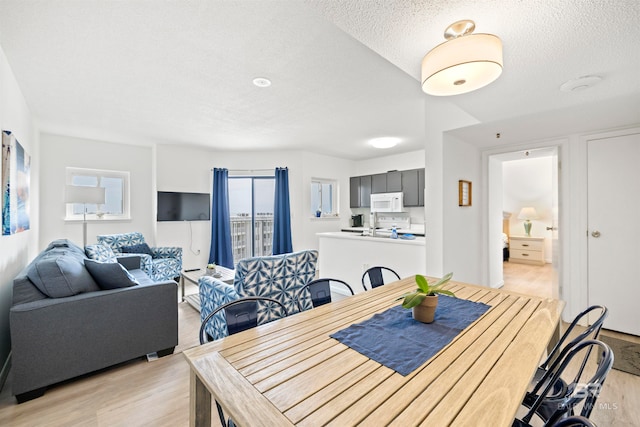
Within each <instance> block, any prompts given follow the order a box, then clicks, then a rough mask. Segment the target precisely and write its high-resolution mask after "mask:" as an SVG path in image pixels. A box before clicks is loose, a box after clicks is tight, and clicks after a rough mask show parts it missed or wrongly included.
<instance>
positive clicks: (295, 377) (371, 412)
mask: <svg viewBox="0 0 640 427" xmlns="http://www.w3.org/2000/svg"><path fill="white" fill-rule="evenodd" d="M430 281H431V280H430ZM415 287H416V285H415V282H414V278H413V277H409V278H405V279H402V280H400V281H397V282H394V283H390V284H387V285H385V286H381V287H378V288H376V289H373V290H370V291H367V292H363V293H359V294H356V295H354V296H349V297H346V298H344V299H342V300H339V301H334V302H331V303H329V304H326V305H323V306H320V307H317V308H314V309H312V310H307V311H304V312H301V313H298V314H295V315H291V316H289V317H286V318H283V319H280V320H277V321H274V322H271V323H267V324H264V325H261V326H259V327H257V328H254V329H250V330H247V331H244V332H241V333H238V334H235V335H232V336H228V337H226V338H223V339H220V340H217V341H214V342H211V343H208V344H205V345H201V346H199V347H195V348H192V349H189V350H187V351H185V352H184V356H185V357H186V359H187V361H188V363H189V364H190V367H191V380H190V383H191V389H190V425H192V426H205V425H206V426H210V425H211V423H212V404H214V402H213V401H214V400H215V401H217V402H218V403H219V404H220V406H221V407H222V409H223V411H224V413H225V415H226V416H229V417H230V418H231V419H233V421H234V422H235V423H236V425H238V426H292V425H296V426H298V425H299V426H323V425H333V426H352V425H363V426H383V425H394V426H411V425H424V426H426V425H428V426H448V425H454V426H485V425H487V426H488V425H490V426H510V425H511V423H512V422H513V419H514V417H515V414H516V411H517V409H518V407H519V405H520V403H521V402H522V399H523V397H524V394H525V392H526V389H527V387H528V385H529V383H530V381H531V379H532V377H533V374H534V371H535V369H536V367H537V366H538V364H539V362H540V359H541V358H542V356H543V355H544V352H545V350H546V348H547V344H548V343H549V342H550V340H551V338H552V337H553V336H554V333H555V334H557V333H558V325H559V321H560V314H561V311H562V308H563V306H564V303H563V302H562V301H558V300H553V299H545V298H539V297H534V296H528V295H522V294H517V293H513V292H506V291H502V290H499V289H492V288H487V287H482V286H476V285H471V284H466V283H459V282H449V283H448V284H447V288H448V289H449V290H452V291H453V292H455V295H456V297H458V298H463V299H466V300H470V301H475V302H481V303H484V304H487V305H488V306H490V307H491V308H490V309H489V310H488V311H486V312H485V313H484V314H483V315H482V316H481V317H480V318H478V319H477V320H476V321H474V322H473V323H472V324H470V325H469V326H468V327H467V328H465V329H464V330H462V332H460V333H459V334H458V335H457V336H455V337H454V338H453V340H452V341H451V342H450V343H449V344H448V345H446V346H445V347H444V348H442V349H441V350H440V351H439V352H437V353H436V354H435V355H434V356H432V357H431V358H429V359H428V360H427V361H426V362H425V363H423V364H422V365H421V366H420V367H419V368H417V369H415V370H414V371H413V372H411V373H410V374H409V375H407V376H402V375H400V374H399V373H397V372H395V371H394V370H393V369H390V368H387V367H386V366H384V365H381V364H380V363H378V362H376V361H374V360H372V359H369V358H368V357H366V356H364V355H362V354H360V353H359V352H358V351H356V350H353V349H352V348H350V347H347V346H346V345H344V344H342V343H341V342H339V341H338V340H336V339H334V338H331V337H330V335H331V334H332V333H334V332H336V331H339V330H341V329H344V328H346V327H348V326H350V325H351V324H354V323H359V322H362V321H364V320H367V319H369V318H371V317H372V316H373V315H374V314H376V313H380V312H383V311H385V310H387V309H389V308H391V307H393V306H395V305H398V304H399V303H400V302H399V301H396V299H397V298H398V297H399V296H400V295H402V294H403V293H405V292H407V291H411V290H413V289H415ZM213 407H215V406H213ZM213 413H214V414H215V412H213ZM217 419H218V417H217V415H215V417H214V418H213V420H214V421H213V422H214V423H215V424H218V423H219V421H218V420H217Z"/></svg>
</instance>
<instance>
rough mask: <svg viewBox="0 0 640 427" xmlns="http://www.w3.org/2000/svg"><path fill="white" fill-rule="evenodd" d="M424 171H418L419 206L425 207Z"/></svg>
mask: <svg viewBox="0 0 640 427" xmlns="http://www.w3.org/2000/svg"><path fill="white" fill-rule="evenodd" d="M424 172H425V171H424V169H418V206H424V188H425V187H424Z"/></svg>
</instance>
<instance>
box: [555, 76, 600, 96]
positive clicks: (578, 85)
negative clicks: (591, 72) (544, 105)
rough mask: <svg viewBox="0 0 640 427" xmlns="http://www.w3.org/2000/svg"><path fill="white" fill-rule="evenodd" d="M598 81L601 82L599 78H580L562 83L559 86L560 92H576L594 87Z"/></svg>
mask: <svg viewBox="0 0 640 427" xmlns="http://www.w3.org/2000/svg"><path fill="white" fill-rule="evenodd" d="M600 80H602V77H600V76H582V77H578V78H577V79H574V80H569V81H568V82H565V83H563V84H562V85H561V86H560V90H561V91H563V92H577V91H580V90H585V89H588V88H590V87H591V86H595V85H596V84H597V83H598V82H599V81H600Z"/></svg>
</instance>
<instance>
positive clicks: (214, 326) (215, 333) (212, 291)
mask: <svg viewBox="0 0 640 427" xmlns="http://www.w3.org/2000/svg"><path fill="white" fill-rule="evenodd" d="M198 286H199V288H200V321H203V320H204V319H205V318H206V317H207V316H208V315H209V313H211V312H212V311H214V310H215V309H216V308H218V307H220V306H221V305H223V304H226V303H228V302H231V301H235V300H237V299H238V298H240V295H238V293H237V292H236V290H235V288H234V287H233V286H231V285H228V284H226V283H224V282H222V281H221V280H218V279H216V278H214V277H211V276H202V277H201V278H200V279H198ZM205 330H206V331H207V333H208V334H209V335H210V336H211V338H213V339H214V340H217V339H220V338H222V337H226V336H227V324H226V321H225V318H224V315H223V313H219V314H217V315H216V316H215V317H214V318H213V319H211V320H210V321H209V323H208V324H207V326H206V327H205Z"/></svg>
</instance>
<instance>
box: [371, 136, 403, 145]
mask: <svg viewBox="0 0 640 427" xmlns="http://www.w3.org/2000/svg"><path fill="white" fill-rule="evenodd" d="M399 143H400V138H397V137H395V136H383V137H380V138H374V139H371V140H369V144H370V145H371V146H372V147H375V148H391V147H395V146H396V145H398V144H399Z"/></svg>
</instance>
